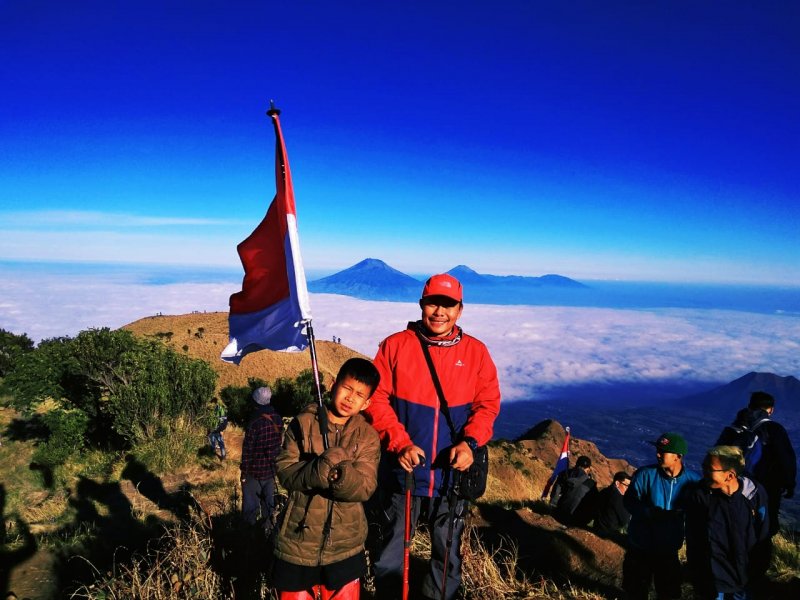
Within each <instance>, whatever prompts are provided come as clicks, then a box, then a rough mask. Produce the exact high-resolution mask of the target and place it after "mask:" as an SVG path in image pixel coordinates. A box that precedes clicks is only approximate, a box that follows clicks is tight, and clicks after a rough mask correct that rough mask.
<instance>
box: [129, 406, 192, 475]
mask: <svg viewBox="0 0 800 600" xmlns="http://www.w3.org/2000/svg"><path fill="white" fill-rule="evenodd" d="M142 434H143V435H142V438H141V440H140V441H139V442H138V443H137V444H136V446H134V448H133V451H132V454H133V456H134V457H135V458H136V459H137V460H139V461H140V462H141V463H142V464H143V465H145V466H146V467H147V468H148V469H149V470H150V471H152V472H154V473H157V474H159V475H161V474H164V473H168V472H170V471H173V470H175V469H179V468H181V467H183V466H185V465H187V464H189V463H190V462H191V461H192V460H193V459H194V458H195V457H196V456H197V449H198V448H200V447H202V446H203V444H205V436H206V431H205V430H201V429H200V428H199V427H198V426H197V425H196V424H193V423H191V422H190V421H189V420H188V419H187V418H186V417H178V418H177V419H174V420H173V419H163V420H162V421H161V422H160V423H158V424H155V423H150V424H149V425H148V426H147V427H146V428H145V429H144V431H143V432H142Z"/></svg>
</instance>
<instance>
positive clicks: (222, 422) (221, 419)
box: [208, 398, 228, 460]
mask: <svg viewBox="0 0 800 600" xmlns="http://www.w3.org/2000/svg"><path fill="white" fill-rule="evenodd" d="M213 418H214V429H213V430H212V431H211V433H209V434H208V445H209V446H211V451H212V452H213V453H214V454H215V455H217V450H219V455H218V456H219V459H220V460H225V437H224V435H223V431H225V429H226V428H227V427H228V415H227V411H226V410H225V405H224V404H223V403H222V400H220V399H219V398H215V399H214V407H213Z"/></svg>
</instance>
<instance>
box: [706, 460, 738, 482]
mask: <svg viewBox="0 0 800 600" xmlns="http://www.w3.org/2000/svg"><path fill="white" fill-rule="evenodd" d="M734 477H736V472H735V471H734V470H733V469H724V468H723V467H722V464H721V463H720V462H719V457H718V456H706V459H705V460H704V461H703V479H705V482H706V485H708V487H709V488H711V489H712V490H718V489H720V488H721V487H724V486H725V485H726V484H727V483H729V482H730V480H731V479H732V478H734Z"/></svg>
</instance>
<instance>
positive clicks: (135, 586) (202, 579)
mask: <svg viewBox="0 0 800 600" xmlns="http://www.w3.org/2000/svg"><path fill="white" fill-rule="evenodd" d="M211 551H212V542H211V538H210V536H209V535H208V532H207V531H206V530H205V529H204V528H202V527H200V526H197V525H182V526H178V527H175V528H174V529H170V530H168V531H167V532H166V533H165V534H164V537H163V538H162V539H161V540H159V541H158V543H157V545H156V548H155V549H154V550H152V551H151V552H150V553H148V555H147V556H146V557H143V558H141V557H137V558H134V559H133V560H132V561H131V563H130V564H123V565H117V566H116V567H115V571H116V572H115V573H112V574H111V576H109V577H105V578H102V579H99V580H98V582H96V583H93V584H91V585H89V586H84V587H81V588H80V589H78V590H77V591H76V592H74V593H73V594H72V596H71V597H72V598H87V599H92V600H109V599H120V600H122V599H130V598H139V599H141V600H163V599H188V598H198V599H199V598H203V599H205V598H219V599H220V600H226V599H228V598H233V590H232V589H226V586H225V585H224V583H223V579H222V578H221V577H220V576H219V575H218V574H217V573H216V572H215V571H214V570H213V569H210V568H209V562H210V560H211ZM97 574H98V576H100V575H101V573H100V572H97Z"/></svg>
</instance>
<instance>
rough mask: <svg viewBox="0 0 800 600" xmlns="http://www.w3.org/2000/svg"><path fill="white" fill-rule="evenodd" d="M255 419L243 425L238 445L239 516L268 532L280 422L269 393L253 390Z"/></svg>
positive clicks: (267, 391)
mask: <svg viewBox="0 0 800 600" xmlns="http://www.w3.org/2000/svg"><path fill="white" fill-rule="evenodd" d="M252 398H253V402H254V403H255V416H254V417H253V419H252V420H251V421H250V423H249V424H248V425H247V429H246V430H245V433H244V441H243V442H242V466H241V471H242V473H241V482H242V517H243V519H244V521H245V522H246V523H248V524H249V525H256V523H260V525H261V526H262V527H263V528H264V531H265V532H266V533H269V532H270V531H271V530H272V512H273V510H274V508H275V459H276V458H277V456H278V453H279V452H280V449H281V442H282V439H283V421H282V420H281V417H280V415H279V414H278V412H277V411H276V410H275V409H274V408H273V407H272V405H271V404H270V400H271V399H272V390H271V389H270V388H269V387H266V386H265V387H260V388H256V389H255V390H253V394H252Z"/></svg>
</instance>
